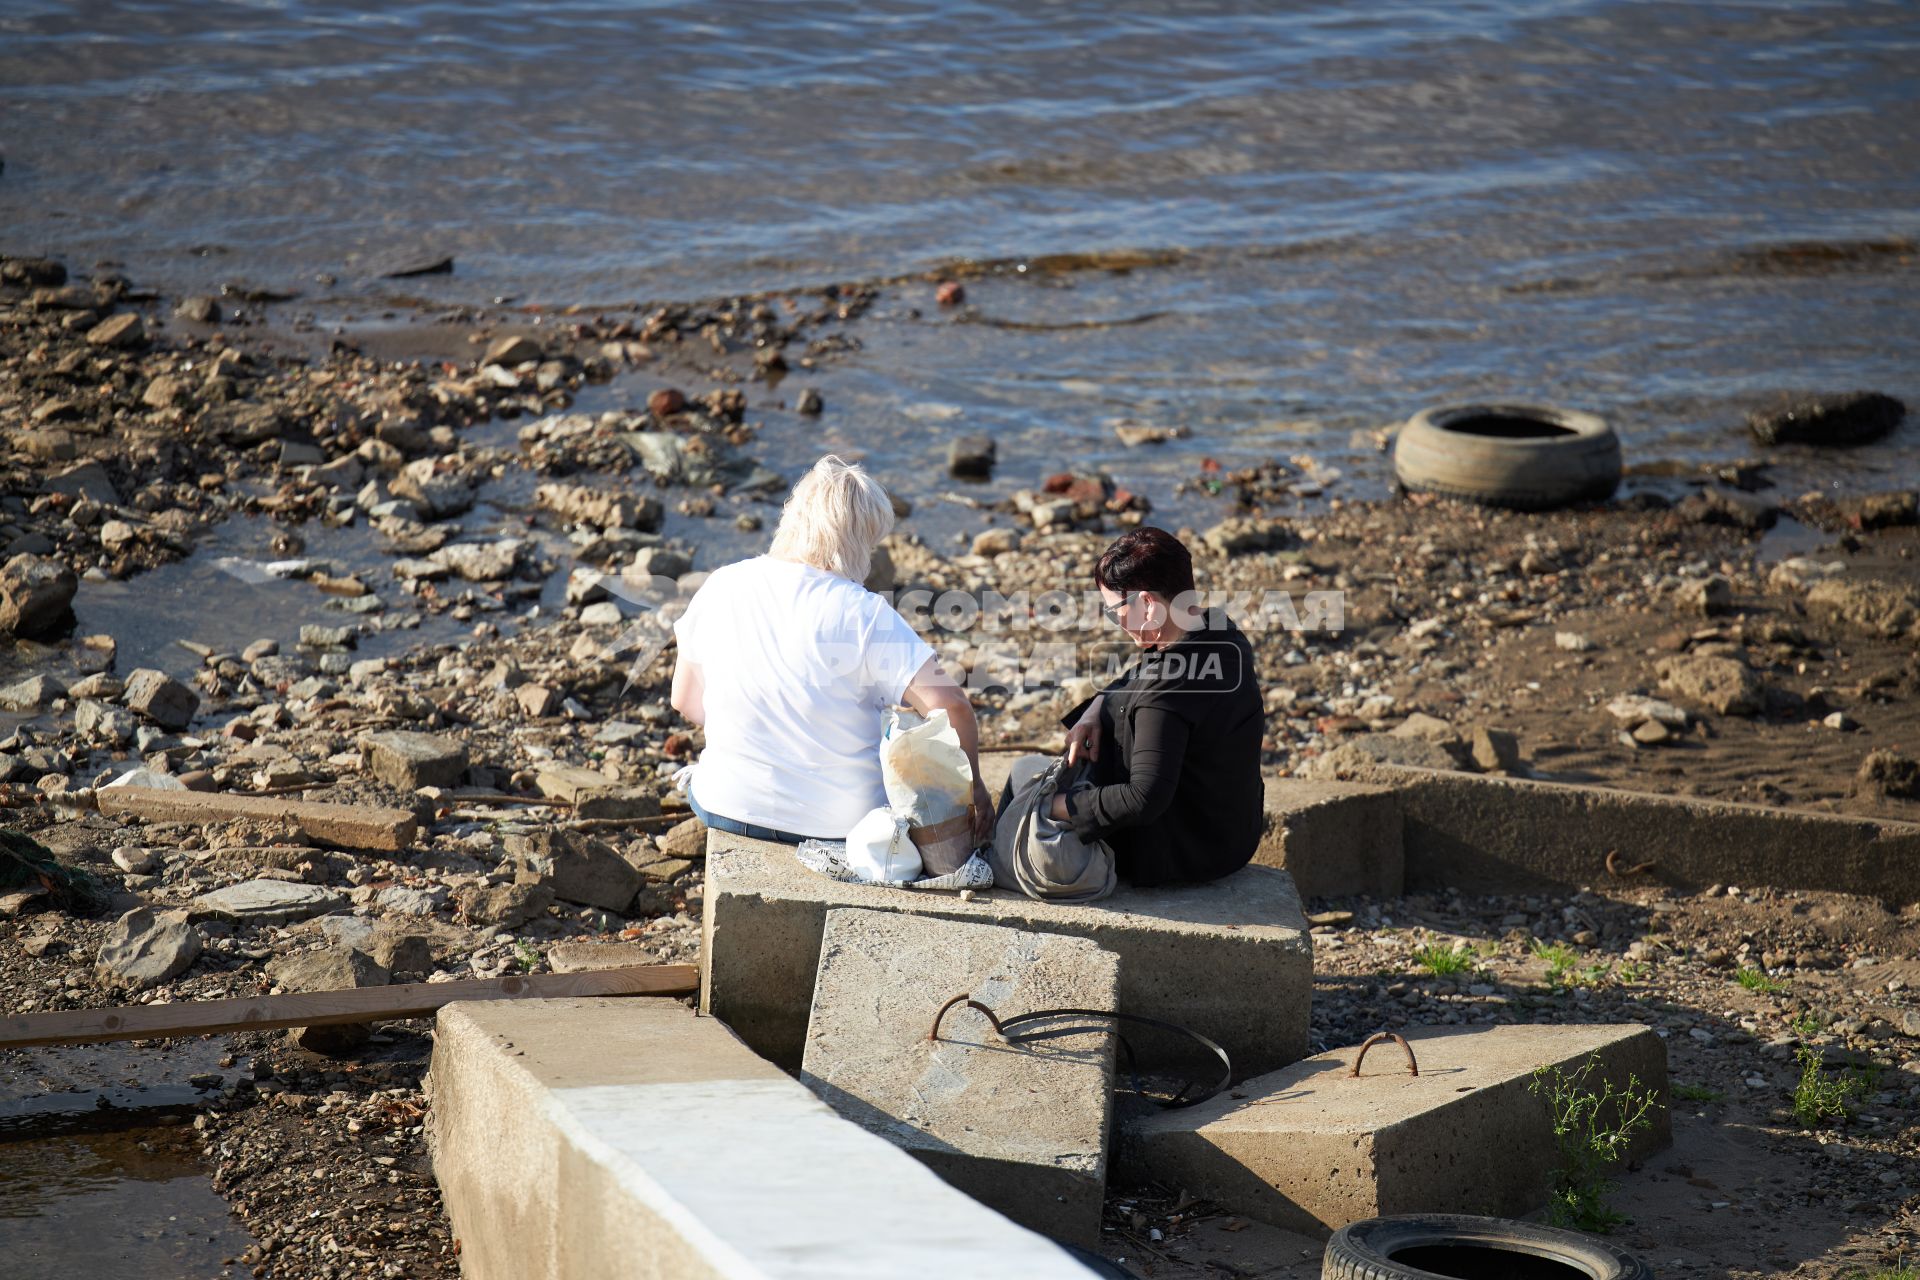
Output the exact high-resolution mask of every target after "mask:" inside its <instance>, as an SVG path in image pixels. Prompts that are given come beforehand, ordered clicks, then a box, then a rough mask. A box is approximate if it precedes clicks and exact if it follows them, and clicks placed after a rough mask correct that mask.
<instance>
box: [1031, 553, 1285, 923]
mask: <svg viewBox="0 0 1920 1280" xmlns="http://www.w3.org/2000/svg"><path fill="white" fill-rule="evenodd" d="M1094 580H1095V582H1096V583H1097V584H1098V585H1099V588H1100V596H1101V601H1102V604H1103V606H1104V607H1103V610H1102V611H1103V612H1104V613H1105V614H1106V615H1107V617H1108V618H1109V619H1110V620H1111V621H1113V622H1114V623H1116V624H1118V625H1119V627H1120V628H1121V629H1122V630H1123V631H1125V632H1126V633H1127V635H1128V636H1129V637H1131V638H1132V640H1133V642H1134V644H1136V645H1137V646H1139V648H1140V650H1141V652H1140V653H1139V655H1138V656H1137V657H1136V658H1135V660H1134V662H1133V663H1132V664H1131V665H1130V666H1128V667H1127V668H1126V669H1125V670H1124V671H1122V672H1121V674H1120V676H1119V677H1118V678H1117V679H1115V680H1114V681H1113V683H1111V684H1109V685H1108V686H1107V687H1106V688H1105V689H1103V690H1101V691H1100V693H1099V694H1097V695H1096V696H1094V697H1093V698H1091V699H1089V700H1088V701H1087V702H1085V703H1082V704H1081V705H1080V706H1078V707H1075V708H1074V709H1073V710H1072V711H1071V712H1069V713H1068V715H1067V717H1066V719H1065V721H1064V722H1063V723H1065V724H1067V725H1068V726H1069V728H1068V732H1067V762H1068V764H1069V765H1074V764H1078V763H1079V762H1080V761H1081V760H1083V759H1084V760H1086V761H1089V762H1091V765H1092V770H1091V772H1092V781H1093V783H1094V786H1093V787H1092V788H1081V789H1079V790H1076V791H1074V792H1072V793H1071V794H1069V795H1056V796H1055V797H1054V800H1053V809H1052V817H1053V818H1054V819H1055V820H1056V821H1059V822H1065V823H1068V824H1070V825H1071V826H1072V827H1073V829H1074V830H1075V831H1076V832H1078V833H1080V834H1081V835H1083V836H1086V837H1096V836H1097V837H1100V838H1102V839H1105V840H1106V841H1107V842H1108V844H1110V845H1111V846H1112V848H1113V851H1114V854H1115V857H1116V859H1117V862H1118V865H1117V867H1116V870H1117V871H1118V872H1119V875H1120V877H1121V878H1122V879H1124V880H1127V881H1129V882H1130V883H1132V884H1134V885H1140V886H1146V885H1157V884H1173V883H1180V882H1183V881H1186V882H1191V881H1199V880H1215V879H1218V878H1219V877H1221V876H1224V875H1227V874H1228V873H1229V872H1233V871H1237V870H1239V869H1240V868H1241V867H1243V866H1245V865H1246V864H1247V862H1248V861H1249V860H1251V859H1252V857H1253V854H1254V850H1255V849H1256V848H1257V847H1258V846H1259V843H1260V833H1261V827H1262V825H1263V821H1264V813H1263V804H1262V798H1261V790H1262V785H1261V781H1260V739H1261V735H1262V733H1263V731H1264V727H1265V708H1264V705H1263V703H1262V699H1261V696H1260V686H1259V681H1258V677H1257V673H1256V671H1255V669H1254V660H1253V649H1252V647H1251V646H1250V645H1249V644H1248V643H1247V638H1246V636H1244V635H1242V634H1241V632H1240V628H1239V627H1237V626H1235V625H1234V624H1233V622H1232V620H1231V619H1229V618H1228V617H1227V615H1226V613H1225V612H1224V611H1223V610H1220V609H1201V608H1198V607H1196V605H1195V599H1196V595H1195V592H1194V586H1193V557H1192V556H1191V555H1190V554H1189V553H1188V551H1187V549H1186V547H1185V546H1183V545H1182V544H1181V542H1180V540H1179V539H1178V538H1176V537H1174V536H1173V535H1172V534H1170V533H1167V532H1166V531H1164V530H1161V529H1150V528H1141V529H1135V530H1133V531H1132V532H1130V533H1127V534H1125V535H1123V536H1121V537H1120V538H1119V539H1118V540H1117V541H1115V542H1114V544H1113V545H1112V546H1110V547H1108V548H1107V549H1106V551H1105V553H1104V554H1102V555H1101V557H1100V563H1099V565H1098V566H1097V567H1096V568H1095V569H1094Z"/></svg>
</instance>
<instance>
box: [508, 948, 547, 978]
mask: <svg viewBox="0 0 1920 1280" xmlns="http://www.w3.org/2000/svg"><path fill="white" fill-rule="evenodd" d="M513 962H514V964H516V965H518V966H519V967H520V972H522V973H532V972H533V970H534V967H535V966H536V965H538V964H539V963H540V953H539V952H538V951H535V950H534V949H533V948H532V947H530V946H528V945H527V944H526V943H524V942H516V943H514V944H513Z"/></svg>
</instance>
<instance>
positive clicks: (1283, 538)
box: [1200, 516, 1294, 556]
mask: <svg viewBox="0 0 1920 1280" xmlns="http://www.w3.org/2000/svg"><path fill="white" fill-rule="evenodd" d="M1200 540H1201V541H1202V542H1204V543H1206V544H1207V546H1208V547H1210V548H1211V549H1212V550H1213V551H1214V553H1215V554H1217V555H1223V556H1239V555H1250V554H1253V553H1256V552H1261V551H1281V550H1285V549H1286V548H1288V547H1290V546H1292V545H1293V544H1294V534H1293V530H1292V528H1291V527H1290V526H1288V525H1287V524H1286V522H1285V521H1281V520H1256V519H1254V518H1253V517H1251V516H1229V517H1228V518H1227V519H1225V520H1222V521H1221V522H1220V523H1219V524H1216V525H1214V526H1213V528H1211V529H1209V530H1207V531H1206V532H1205V533H1203V534H1201V535H1200Z"/></svg>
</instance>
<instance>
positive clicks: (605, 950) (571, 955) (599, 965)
mask: <svg viewBox="0 0 1920 1280" xmlns="http://www.w3.org/2000/svg"><path fill="white" fill-rule="evenodd" d="M658 959H659V957H658V956H656V955H655V954H654V953H653V951H652V949H651V948H648V947H646V946H643V945H641V944H640V943H637V942H594V941H592V940H590V939H586V938H569V939H567V940H566V941H564V942H556V943H554V944H553V945H552V946H550V947H548V948H547V967H548V968H550V969H552V970H553V971H554V972H555V973H591V972H593V971H594V970H596V969H624V968H626V967H627V966H629V965H636V964H653V963H655V962H656V961H657V960H658Z"/></svg>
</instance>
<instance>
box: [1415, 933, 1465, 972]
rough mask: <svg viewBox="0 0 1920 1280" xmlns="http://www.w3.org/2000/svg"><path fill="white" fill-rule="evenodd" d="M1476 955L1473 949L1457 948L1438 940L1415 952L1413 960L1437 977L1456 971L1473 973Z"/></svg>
mask: <svg viewBox="0 0 1920 1280" xmlns="http://www.w3.org/2000/svg"><path fill="white" fill-rule="evenodd" d="M1474 959H1475V956H1474V954H1473V953H1472V952H1471V951H1461V950H1455V949H1454V948H1453V947H1448V946H1442V945H1441V944H1440V943H1438V942H1432V943H1428V944H1427V945H1426V946H1424V947H1421V948H1420V949H1419V950H1418V951H1416V952H1414V953H1413V962H1414V963H1415V964H1417V965H1419V966H1420V967H1421V968H1422V969H1425V970H1426V971H1427V972H1428V973H1430V974H1432V975H1433V976H1434V977H1436V978H1445V977H1448V976H1450V975H1452V974H1456V973H1471V972H1472V971H1473V968H1474V963H1473V962H1474Z"/></svg>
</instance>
